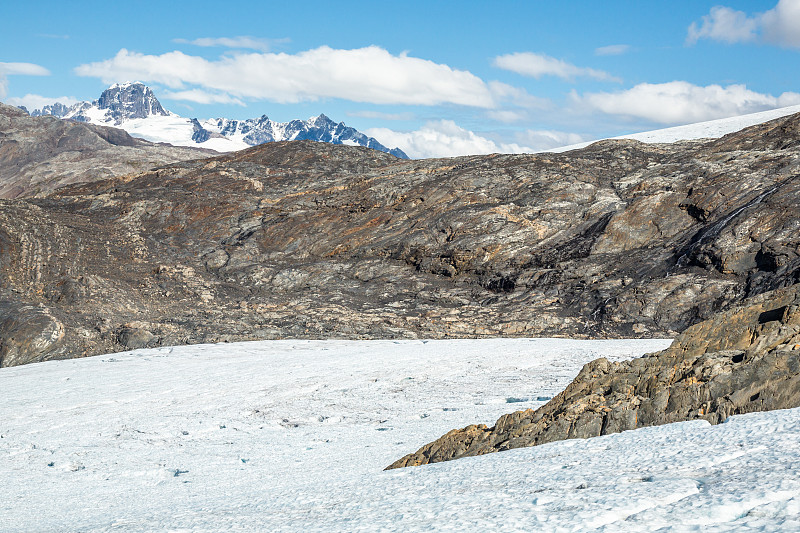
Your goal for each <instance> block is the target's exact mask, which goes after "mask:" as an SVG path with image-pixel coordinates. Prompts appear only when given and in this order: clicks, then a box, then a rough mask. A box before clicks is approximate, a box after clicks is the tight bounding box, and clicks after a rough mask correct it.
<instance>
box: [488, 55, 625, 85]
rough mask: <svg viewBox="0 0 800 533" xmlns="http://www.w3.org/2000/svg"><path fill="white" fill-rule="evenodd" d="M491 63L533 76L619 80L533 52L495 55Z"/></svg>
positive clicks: (604, 73)
mask: <svg viewBox="0 0 800 533" xmlns="http://www.w3.org/2000/svg"><path fill="white" fill-rule="evenodd" d="M493 64H494V66H496V67H498V68H501V69H504V70H510V71H511V72H516V73H517V74H522V75H523V76H531V77H533V78H541V77H542V76H557V77H559V78H562V79H565V80H573V79H575V78H579V77H588V78H594V79H596V80H603V81H620V80H619V78H615V77H614V76H612V75H611V74H609V73H607V72H604V71H602V70H595V69H593V68H586V67H576V66H575V65H572V64H570V63H567V62H566V61H562V60H560V59H556V58H554V57H550V56H547V55H544V54H535V53H533V52H516V53H513V54H506V55H502V56H497V57H495V58H494V62H493Z"/></svg>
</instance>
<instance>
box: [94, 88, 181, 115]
mask: <svg viewBox="0 0 800 533" xmlns="http://www.w3.org/2000/svg"><path fill="white" fill-rule="evenodd" d="M97 106H98V107H99V108H100V109H105V110H107V111H108V114H109V115H110V116H111V117H112V118H113V119H114V122H115V123H116V124H121V123H122V122H123V121H125V120H129V119H134V118H147V117H149V116H151V115H160V116H162V117H166V116H169V112H168V111H166V110H165V109H164V108H163V107H162V106H161V102H159V101H158V98H156V95H155V94H153V91H152V90H151V89H150V87H148V86H147V85H145V84H143V83H141V82H138V81H137V82H126V83H122V84H117V83H115V84H114V85H112V86H111V87H109V88H108V89H106V90H105V91H103V94H101V95H100V98H99V99H98V100H97Z"/></svg>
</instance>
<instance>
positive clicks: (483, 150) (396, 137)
mask: <svg viewBox="0 0 800 533" xmlns="http://www.w3.org/2000/svg"><path fill="white" fill-rule="evenodd" d="M364 133H366V134H367V135H369V136H370V137H375V138H376V139H378V141H380V142H381V143H382V144H384V145H385V146H397V147H399V148H400V149H401V150H403V151H404V152H405V153H406V154H408V155H409V157H413V158H415V159H419V158H427V157H453V156H459V155H474V154H491V153H527V152H533V151H534V150H533V149H532V148H528V147H526V146H520V145H519V144H516V143H496V142H495V141H493V140H491V139H487V138H486V137H481V136H480V135H477V134H476V133H475V132H472V131H469V130H465V129H464V128H462V127H460V126H458V125H457V124H456V123H455V122H453V121H452V120H437V121H431V122H428V123H426V124H425V125H424V126H423V127H422V128H420V129H418V130H415V131H410V132H399V131H394V130H390V129H388V128H371V129H368V130H366V131H365V132H364Z"/></svg>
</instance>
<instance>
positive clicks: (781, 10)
mask: <svg viewBox="0 0 800 533" xmlns="http://www.w3.org/2000/svg"><path fill="white" fill-rule="evenodd" d="M700 39H711V40H714V41H721V42H725V43H743V42H756V41H760V42H766V43H770V44H776V45H778V46H785V47H790V48H800V0H780V1H779V2H778V4H777V5H776V6H775V7H774V8H772V9H770V10H769V11H766V12H764V13H757V14H755V15H753V16H748V15H747V13H745V12H743V11H736V10H734V9H731V8H729V7H725V6H716V7H712V8H711V11H710V12H709V14H708V15H705V16H703V17H702V19H701V21H700V23H699V24H698V23H697V22H692V24H691V25H690V26H689V30H688V33H687V36H686V44H689V45H692V44H695V43H696V42H697V41H698V40H700Z"/></svg>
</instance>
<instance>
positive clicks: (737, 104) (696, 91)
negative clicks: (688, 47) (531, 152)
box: [573, 81, 800, 124]
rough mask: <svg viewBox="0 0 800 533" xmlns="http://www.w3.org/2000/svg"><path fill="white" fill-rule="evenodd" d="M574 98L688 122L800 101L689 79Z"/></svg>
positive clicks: (613, 111)
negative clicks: (703, 85) (693, 82)
mask: <svg viewBox="0 0 800 533" xmlns="http://www.w3.org/2000/svg"><path fill="white" fill-rule="evenodd" d="M573 99H574V100H575V101H576V103H578V104H579V105H582V106H585V107H587V108H588V109H590V110H596V111H601V112H603V113H607V114H610V115H621V116H626V117H634V118H640V119H645V120H649V121H652V122H656V123H659V124H687V123H692V122H702V121H704V120H713V119H717V118H724V117H732V116H736V115H744V114H747V113H755V112H757V111H764V110H767V109H774V108H778V107H786V106H790V105H797V104H800V94H798V93H791V92H786V93H783V94H781V95H780V96H777V97H776V96H772V95H769V94H762V93H757V92H755V91H751V90H749V89H747V87H746V86H744V85H728V86H727V87H722V86H720V85H708V86H705V87H701V86H697V85H693V84H691V83H688V82H685V81H672V82H669V83H660V84H652V83H641V84H639V85H636V86H635V87H633V88H631V89H628V90H626V91H619V92H614V93H606V92H601V93H588V94H585V95H583V96H578V95H577V94H576V93H573Z"/></svg>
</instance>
